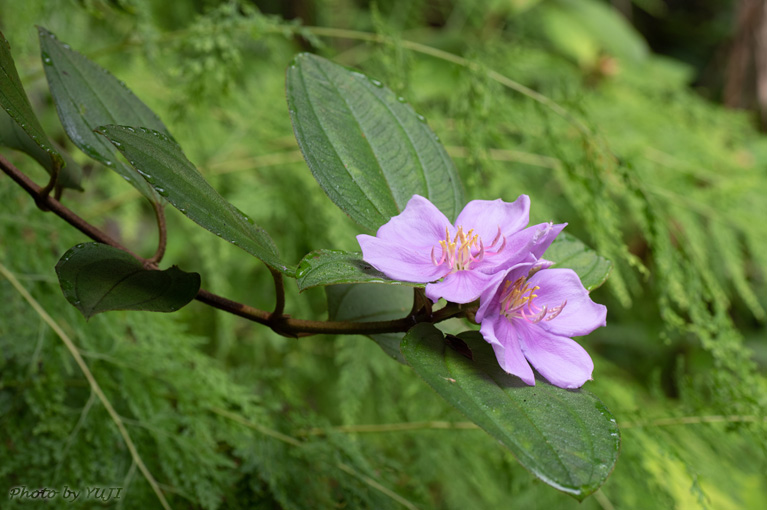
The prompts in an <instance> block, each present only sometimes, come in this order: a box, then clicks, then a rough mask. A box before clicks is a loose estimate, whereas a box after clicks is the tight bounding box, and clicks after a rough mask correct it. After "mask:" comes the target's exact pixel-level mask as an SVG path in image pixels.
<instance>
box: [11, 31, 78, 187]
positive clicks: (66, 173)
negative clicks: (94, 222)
mask: <svg viewBox="0 0 767 510" xmlns="http://www.w3.org/2000/svg"><path fill="white" fill-rule="evenodd" d="M0 106H2V110H0V145H3V146H5V147H10V148H12V149H16V150H19V151H22V152H24V153H26V154H28V155H29V156H32V157H33V158H34V159H35V160H36V161H37V162H38V163H40V165H41V166H42V167H43V168H45V170H46V171H47V172H48V173H49V174H51V175H52V174H53V173H54V172H55V171H56V170H59V172H60V173H59V179H58V184H59V185H60V186H61V187H64V188H72V189H82V188H81V187H80V180H81V179H82V171H81V170H80V167H79V166H76V165H71V166H69V165H65V164H64V160H63V158H62V157H61V154H59V151H58V150H56V147H55V146H54V145H53V143H52V142H51V141H50V140H49V139H48V136H47V135H46V134H45V131H43V127H42V126H41V125H40V121H39V120H38V119H37V116H36V115H35V112H34V111H33V110H32V105H31V104H30V103H29V98H27V94H26V93H25V92H24V88H23V86H22V84H21V79H19V73H18V71H17V70H16V64H15V63H14V61H13V57H12V56H11V46H10V44H8V41H7V40H6V39H5V36H4V35H3V33H2V32H0Z"/></svg>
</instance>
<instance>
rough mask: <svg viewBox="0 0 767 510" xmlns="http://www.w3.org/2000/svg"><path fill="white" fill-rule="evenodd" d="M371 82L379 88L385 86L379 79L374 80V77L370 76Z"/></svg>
mask: <svg viewBox="0 0 767 510" xmlns="http://www.w3.org/2000/svg"><path fill="white" fill-rule="evenodd" d="M370 83H372V84H373V85H375V86H376V87H378V88H379V89H380V88H381V87H383V83H381V82H380V81H378V80H374V79H373V78H370Z"/></svg>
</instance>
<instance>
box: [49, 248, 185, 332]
mask: <svg viewBox="0 0 767 510" xmlns="http://www.w3.org/2000/svg"><path fill="white" fill-rule="evenodd" d="M56 274H57V275H58V277H59V285H61V290H62V291H63V293H64V297H66V298H67V301H69V302H70V303H71V304H72V305H73V306H74V307H75V308H77V309H78V310H80V312H81V313H82V314H83V315H84V316H85V318H86V319H89V318H91V317H93V316H94V315H96V314H98V313H101V312H107V311H109V310H144V311H149V312H174V311H176V310H178V309H179V308H181V307H182V306H184V305H186V304H187V303H189V302H190V301H191V300H192V299H194V297H195V296H196V295H197V291H199V290H200V275H199V274H197V273H186V272H184V271H181V270H180V269H178V268H177V267H176V266H173V267H171V268H170V269H166V270H165V271H153V270H149V269H144V266H143V265H142V264H141V262H139V261H138V260H136V259H135V258H133V257H132V256H131V255H130V254H128V253H126V252H124V251H122V250H119V249H117V248H113V247H111V246H108V245H106V244H98V243H87V244H78V245H77V246H75V247H74V248H71V249H70V250H69V251H67V252H66V253H65V254H64V255H63V256H62V257H61V259H60V260H59V262H58V264H56Z"/></svg>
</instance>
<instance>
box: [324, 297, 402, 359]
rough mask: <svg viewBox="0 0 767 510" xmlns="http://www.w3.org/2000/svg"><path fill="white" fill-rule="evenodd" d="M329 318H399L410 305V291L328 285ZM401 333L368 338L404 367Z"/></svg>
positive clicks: (347, 319)
mask: <svg viewBox="0 0 767 510" xmlns="http://www.w3.org/2000/svg"><path fill="white" fill-rule="evenodd" d="M325 292H326V294H327V297H328V319H329V320H333V321H385V320H392V319H401V318H402V317H405V316H406V315H407V314H408V313H409V312H410V308H411V307H412V304H413V289H412V288H410V287H405V286H396V285H364V284H363V285H330V286H328V287H325ZM402 336H403V333H384V334H379V335H371V336H370V338H372V339H373V340H374V341H375V342H376V343H377V344H378V345H379V347H381V349H383V351H384V352H385V353H386V354H388V355H389V356H391V357H392V358H394V359H395V360H397V361H399V362H400V363H403V364H405V365H407V362H406V361H405V358H404V357H403V356H402V353H401V352H400V350H399V344H400V341H401V340H402Z"/></svg>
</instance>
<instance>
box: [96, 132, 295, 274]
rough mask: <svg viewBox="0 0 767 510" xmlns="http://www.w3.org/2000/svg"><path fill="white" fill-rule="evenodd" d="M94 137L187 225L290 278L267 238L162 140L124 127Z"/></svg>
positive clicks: (158, 135)
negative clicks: (112, 148)
mask: <svg viewBox="0 0 767 510" xmlns="http://www.w3.org/2000/svg"><path fill="white" fill-rule="evenodd" d="M98 133H100V134H102V135H104V140H109V141H110V142H112V144H114V146H115V147H117V148H118V149H119V150H120V152H122V153H123V155H124V156H125V157H126V158H127V159H128V161H130V163H131V165H133V167H134V168H135V169H136V170H137V171H138V173H140V174H141V175H142V176H143V177H144V179H145V180H146V182H147V183H149V184H151V185H152V186H153V187H154V189H155V190H156V191H157V192H158V193H159V194H160V195H162V196H164V197H165V198H167V200H168V202H170V203H171V204H173V206H174V207H176V209H178V210H179V211H181V212H182V213H184V214H185V215H186V216H188V217H189V219H190V220H192V221H194V222H195V223H197V224H198V225H200V226H201V227H203V228H205V229H207V230H210V231H211V232H213V233H214V234H216V235H217V236H219V237H221V238H223V239H226V240H227V241H229V242H230V243H232V244H234V245H236V246H239V247H240V248H242V249H243V250H245V251H247V252H248V253H250V254H251V255H253V256H254V257H256V258H258V259H260V260H262V261H263V262H264V263H266V264H268V265H269V266H271V267H273V268H275V269H277V270H279V271H282V272H283V273H287V274H288V275H290V276H293V269H292V268H288V267H287V266H286V265H285V264H283V263H282V261H281V260H280V259H279V256H278V254H277V248H275V246H274V243H273V242H272V239H271V237H269V234H267V233H266V231H265V230H263V229H262V228H260V227H258V226H256V225H255V224H254V223H253V222H252V221H251V220H250V219H248V217H247V216H245V215H244V214H243V213H242V212H241V211H240V210H238V209H237V208H236V207H234V206H233V205H232V204H230V203H229V202H227V201H226V200H225V199H224V197H222V196H221V195H219V194H218V192H217V191H216V190H215V189H213V187H212V186H211V185H210V184H208V182H207V181H206V180H205V178H204V177H203V176H202V175H201V174H200V172H199V171H198V170H197V168H195V166H194V165H193V164H192V163H191V162H190V161H189V160H188V159H186V156H184V153H183V152H182V151H181V147H179V146H178V144H177V143H176V142H174V141H173V140H172V139H170V138H169V137H168V136H166V135H165V134H163V133H160V132H159V131H154V130H150V129H147V128H138V127H137V128H132V127H125V126H101V127H100V128H99V130H98Z"/></svg>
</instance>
